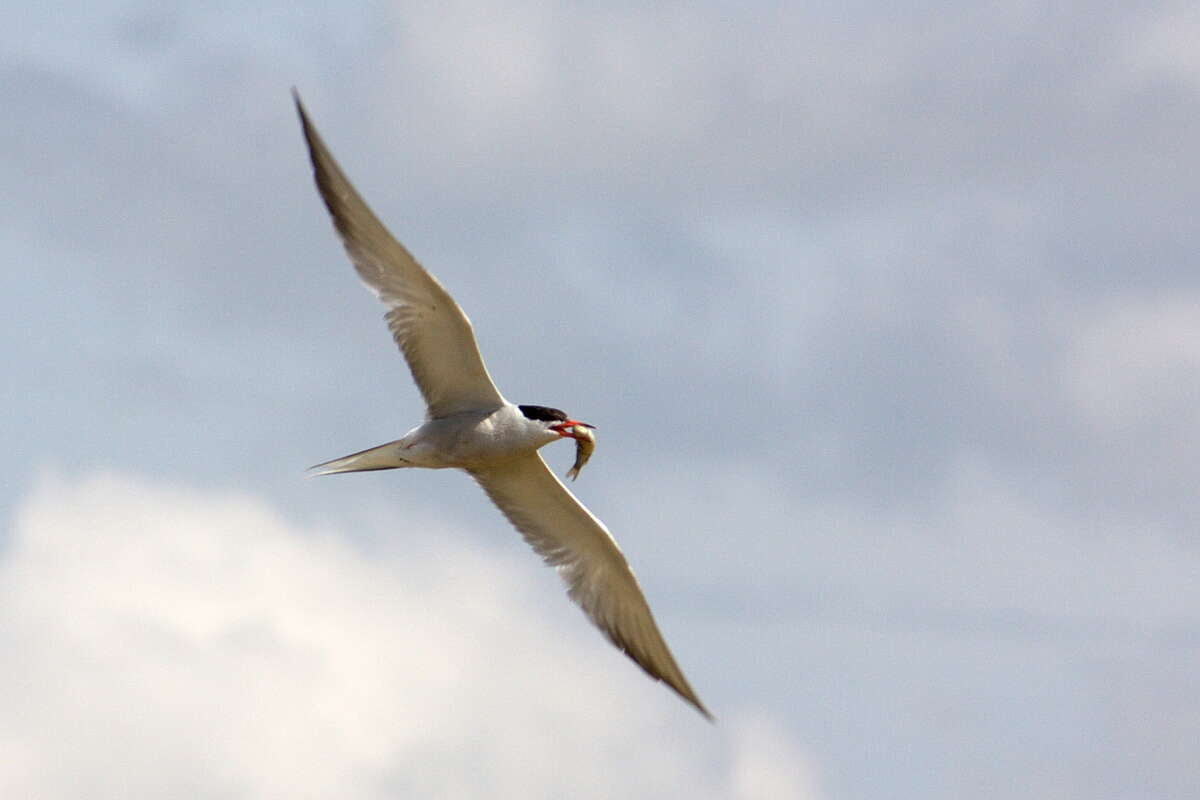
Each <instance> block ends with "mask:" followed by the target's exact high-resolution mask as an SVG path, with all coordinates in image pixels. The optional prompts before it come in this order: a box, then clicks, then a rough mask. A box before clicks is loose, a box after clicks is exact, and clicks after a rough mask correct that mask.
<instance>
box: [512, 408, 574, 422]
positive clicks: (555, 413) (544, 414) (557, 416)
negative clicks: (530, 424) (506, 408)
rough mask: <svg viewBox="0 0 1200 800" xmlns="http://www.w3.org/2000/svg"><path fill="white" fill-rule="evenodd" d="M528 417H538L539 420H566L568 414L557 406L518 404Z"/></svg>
mask: <svg viewBox="0 0 1200 800" xmlns="http://www.w3.org/2000/svg"><path fill="white" fill-rule="evenodd" d="M517 408H519V409H521V413H522V414H524V415H525V418H526V419H536V420H537V421H538V422H566V421H567V415H566V414H564V413H563V412H561V411H559V410H558V409H557V408H547V407H546V406H517Z"/></svg>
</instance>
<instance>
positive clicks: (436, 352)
mask: <svg viewBox="0 0 1200 800" xmlns="http://www.w3.org/2000/svg"><path fill="white" fill-rule="evenodd" d="M296 110H297V111H298V112H299V113H300V123H301V125H302V126H303V127H304V139H305V141H306V142H307V143H308V153H309V156H310V157H311V159H312V165H313V175H314V177H315V178H316V182H317V189H318V190H320V192H321V198H322V199H323V200H324V201H325V206H326V207H327V208H328V209H329V215H330V216H331V217H333V226H334V227H335V228H336V229H337V232H338V234H339V235H340V236H341V237H342V244H344V245H345V247H346V252H347V253H348V254H349V255H350V260H351V261H353V262H354V268H355V269H356V270H357V271H358V275H359V277H360V278H362V280H363V282H364V283H366V284H367V286H369V287H370V288H371V289H372V290H373V291H374V292H375V293H376V294H377V295H378V296H379V299H380V300H382V301H383V302H384V303H385V304H386V305H387V306H388V308H389V310H388V312H387V314H386V316H385V318H386V319H387V323H388V327H389V328H390V329H391V331H392V337H393V338H394V339H395V340H396V344H398V345H399V346H400V351H401V352H402V353H404V358H405V360H406V361H408V368H409V369H410V370H411V371H412V375H413V379H414V380H415V381H416V382H417V388H419V389H420V390H421V394H422V395H423V396H424V398H425V404H426V405H427V406H428V408H429V416H430V418H437V417H444V416H447V415H450V414H454V413H457V412H459V411H475V410H484V409H490V408H496V407H498V406H501V405H503V404H504V398H503V397H502V396H501V395H500V391H499V390H498V389H497V388H496V384H494V383H493V382H492V378H491V376H490V375H488V371H487V367H485V366H484V364H483V357H482V356H481V355H480V354H479V347H478V345H476V343H475V334H474V332H473V331H472V329H471V321H470V320H469V319H467V315H466V314H464V313H463V310H462V309H461V308H459V307H458V303H456V302H454V298H453V297H451V296H450V293H449V292H447V291H446V290H445V289H443V288H442V285H441V284H440V283H438V282H437V280H436V279H435V278H434V277H433V276H432V275H430V274H429V273H428V272H426V271H425V269H424V268H423V267H422V266H421V265H420V264H418V263H417V260H416V259H415V258H413V257H412V255H411V254H410V253H409V252H408V250H406V249H405V247H404V245H402V244H400V243H399V242H398V241H396V239H395V238H393V237H392V235H391V234H390V233H389V232H388V229H387V228H385V227H384V226H383V223H381V222H380V221H379V219H378V218H377V217H376V216H375V214H374V213H373V212H372V211H371V209H370V208H369V207H368V206H367V204H366V203H365V202H364V201H363V199H362V197H360V196H359V194H358V192H357V191H355V189H354V186H352V185H351V183H350V181H349V180H348V179H347V178H346V176H345V174H344V173H343V172H342V170H341V168H340V167H339V166H338V164H337V162H336V161H334V159H333V156H332V155H330V153H329V149H328V148H327V147H326V146H325V142H324V141H322V140H321V136H320V134H318V133H317V129H316V128H315V127H313V124H312V122H310V121H309V119H308V114H307V112H305V110H304V105H303V104H302V103H301V102H300V96H299V95H296Z"/></svg>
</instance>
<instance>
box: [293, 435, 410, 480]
mask: <svg viewBox="0 0 1200 800" xmlns="http://www.w3.org/2000/svg"><path fill="white" fill-rule="evenodd" d="M402 452H404V450H403V447H402V445H401V444H400V442H399V441H395V442H388V443H387V444H381V445H379V446H378V447H372V448H370V449H369V450H363V451H361V452H358V453H351V454H350V455H348V456H342V457H341V458H335V459H333V460H332V461H326V462H325V463H324V464H317V465H316V466H314V467H309V468H308V471H309V473H311V474H313V475H333V474H336V473H338V472H369V471H371V470H376V469H397V468H399V467H409V466H412V464H411V463H410V462H408V461H406V460H404V459H403V458H401V457H400V454H401V453H402Z"/></svg>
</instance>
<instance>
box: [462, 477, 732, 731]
mask: <svg viewBox="0 0 1200 800" xmlns="http://www.w3.org/2000/svg"><path fill="white" fill-rule="evenodd" d="M470 472H471V476H472V477H473V478H475V480H476V481H477V482H478V483H479V485H480V486H481V487H483V490H484V491H485V492H487V494H488V497H490V498H491V499H492V502H493V503H495V504H496V506H497V507H498V508H499V509H500V510H501V511H503V512H504V515H505V516H506V517H508V520H509V522H511V523H512V524H513V526H514V527H516V529H517V530H518V531H520V532H521V535H522V536H524V537H525V541H527V542H529V544H530V545H532V547H533V549H534V550H536V551H537V553H538V555H540V556H541V557H542V558H544V559H545V560H546V563H548V564H550V565H552V566H554V567H557V568H558V571H559V574H560V575H562V577H563V580H564V581H566V583H567V593H568V594H569V595H570V597H571V599H572V600H574V601H575V602H576V603H578V604H579V606H580V607H581V608H583V610H584V613H586V614H587V615H588V617H589V618H591V620H592V622H594V623H595V624H596V626H597V627H598V628H600V630H601V631H603V632H604V634H605V635H606V636H607V637H608V638H609V640H610V641H612V643H613V644H615V645H616V646H617V647H618V648H620V649H621V650H622V652H624V653H625V654H626V655H627V656H629V657H630V658H632V659H633V660H634V661H636V662H637V663H638V665H639V666H640V667H641V668H642V669H644V670H645V671H646V672H647V673H648V674H649V675H650V677H652V678H655V679H657V680H660V681H663V682H664V683H666V684H667V685H668V686H670V687H671V688H672V689H674V690H675V691H676V692H677V693H678V694H679V696H680V697H682V698H683V699H684V700H686V701H687V702H689V703H691V704H692V705H693V706H695V707H696V708H697V709H698V710H699V711H700V713H701V714H703V715H704V716H706V717H708V718H709V719H712V715H711V714H709V713H708V709H706V708H705V707H704V704H703V703H701V702H700V698H698V697H696V693H695V692H694V691H692V687H691V686H690V685H688V682H687V678H685V677H683V671H682V670H680V669H679V666H678V665H677V664H676V663H675V659H674V658H673V657H672V656H671V651H670V650H669V649H668V648H667V643H666V642H665V641H663V637H662V634H661V633H659V631H658V626H657V625H656V624H655V623H654V617H653V615H651V613H650V606H648V605H647V604H646V598H645V597H644V596H643V595H642V589H641V587H640V586H638V582H637V578H635V577H634V576H633V571H632V570H630V569H629V564H628V562H626V561H625V556H624V555H623V554H622V553H621V550H620V548H618V547H617V543H616V542H615V541H613V538H612V536H611V535H610V534H609V532H608V529H607V528H605V527H604V523H602V522H600V520H598V519H596V518H595V517H594V516H592V513H591V512H590V511H588V510H587V509H586V508H584V506H583V504H582V503H580V502H579V501H578V500H576V499H575V496H574V495H573V494H571V492H570V491H568V490H567V487H566V486H564V485H563V484H562V482H561V481H559V479H558V478H557V477H555V475H554V473H553V472H551V471H550V468H549V467H547V466H546V462H545V461H543V460H542V457H541V456H540V455H538V454H537V453H533V454H531V455H528V456H524V457H522V458H519V459H516V460H514V461H508V462H505V463H503V464H498V465H496V466H493V467H488V468H486V469H478V470H471V471H470Z"/></svg>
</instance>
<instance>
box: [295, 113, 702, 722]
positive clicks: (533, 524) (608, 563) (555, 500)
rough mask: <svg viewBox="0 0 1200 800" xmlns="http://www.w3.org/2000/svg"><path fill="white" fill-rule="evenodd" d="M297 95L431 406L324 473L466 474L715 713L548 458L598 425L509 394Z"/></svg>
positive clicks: (602, 611)
mask: <svg viewBox="0 0 1200 800" xmlns="http://www.w3.org/2000/svg"><path fill="white" fill-rule="evenodd" d="M293 94H294V95H295V100H296V110H297V111H298V112H299V114H300V123H301V125H302V126H303V128H304V139H305V141H306V142H307V143H308V152H309V156H310V157H311V159H312V165H313V174H314V177H315V178H316V183H317V189H318V190H319V191H320V193H321V198H322V199H323V200H324V201H325V205H326V207H327V208H328V209H329V214H330V216H331V217H332V218H333V225H334V228H336V230H337V232H338V234H339V235H340V236H341V239H342V243H343V245H344V246H345V248H346V252H347V253H348V254H349V256H350V260H351V261H352V262H353V263H354V268H355V270H357V272H358V275H359V277H360V278H361V279H362V280H363V282H365V283H366V284H367V286H368V287H370V288H371V289H372V290H373V291H374V292H375V293H376V295H377V296H378V297H379V299H380V300H381V301H383V303H384V305H386V306H387V307H388V311H387V313H386V315H385V317H384V318H385V319H386V320H387V323H388V328H389V329H390V330H391V332H392V337H393V338H394V339H395V340H396V344H397V345H399V346H400V350H401V352H402V353H403V354H404V358H405V360H406V361H407V362H408V367H409V369H410V370H411V371H412V375H413V380H415V381H416V384H417V388H418V389H419V390H420V392H421V395H422V396H423V397H424V398H425V403H426V405H427V407H428V409H427V413H426V417H425V421H424V422H423V423H422V424H421V425H419V426H417V427H416V428H413V429H412V430H411V431H409V432H408V433H406V434H405V435H404V436H403V437H402V438H400V439H398V440H396V441H394V442H389V443H387V444H384V445H380V446H378V447H372V448H371V449H369V450H363V451H362V452H359V453H353V454H351V455H348V456H344V457H342V458H337V459H334V460H332V461H327V462H325V463H324V464H318V465H317V466H315V467H313V468H312V469H313V471H315V472H316V473H317V474H320V475H326V474H332V473H338V472H359V471H365V470H381V469H396V468H398V467H426V468H430V469H443V468H450V467H452V468H458V469H462V470H465V471H466V472H467V473H468V474H469V475H470V476H471V477H472V478H474V479H475V481H476V482H477V483H478V484H479V485H480V486H481V487H482V488H483V490H484V491H485V492H486V493H487V495H488V497H490V498H491V500H492V502H493V503H495V504H496V506H497V507H498V508H499V509H500V511H502V512H503V513H504V515H505V516H506V517H508V520H509V522H511V523H512V524H513V526H514V527H515V528H516V529H517V530H518V531H520V533H521V535H522V536H523V537H524V538H525V541H526V542H528V543H529V544H530V546H532V547H533V549H534V550H535V551H536V552H537V553H538V555H540V556H541V557H542V558H543V559H545V561H546V563H548V564H550V565H552V566H554V567H556V568H557V569H558V572H559V574H560V575H561V576H562V577H563V580H564V581H565V582H566V584H567V592H568V595H569V596H570V598H571V599H572V600H574V601H575V602H576V603H578V604H579V606H580V607H581V608H582V609H583V611H584V613H586V614H587V616H588V617H589V618H590V619H591V620H592V622H593V623H595V625H596V626H597V627H598V628H599V629H600V630H601V631H602V632H603V633H604V634H605V635H606V636H607V637H608V638H609V640H610V641H611V642H612V643H613V644H614V645H616V646H617V647H618V648H619V649H620V650H621V651H622V652H624V653H625V654H626V655H627V656H629V657H630V658H631V659H633V660H634V661H635V662H636V663H637V664H638V665H639V666H640V667H641V668H642V669H643V670H645V671H646V673H647V674H649V675H650V676H651V677H652V678H655V679H656V680H660V681H663V682H664V683H666V684H667V685H668V686H669V687H671V689H673V690H674V691H675V692H677V693H678V694H679V696H680V697H682V698H683V699H684V700H686V701H687V702H689V703H691V704H692V705H693V706H695V707H696V709H697V710H699V711H700V713H701V714H703V715H704V716H705V717H707V718H709V719H712V715H711V714H709V712H708V709H706V708H705V707H704V704H703V703H701V702H700V699H699V698H698V697H697V696H696V693H695V692H694V691H693V690H692V687H691V686H690V685H689V684H688V682H687V679H686V678H685V677H684V676H683V671H682V670H680V669H679V666H678V665H677V664H676V663H675V659H674V658H673V657H672V656H671V651H670V650H669V649H668V648H667V644H666V642H665V641H663V637H662V634H661V633H659V630H658V625H656V624H655V622H654V617H653V615H651V613H650V607H649V606H648V605H647V604H646V598H645V597H644V596H643V595H642V590H641V587H640V586H638V582H637V579H636V578H635V577H634V575H633V571H632V570H630V568H629V564H628V562H626V560H625V556H624V555H623V554H622V553H621V550H620V548H618V547H617V543H616V542H615V541H614V540H613V538H612V535H611V534H609V532H608V529H607V528H606V527H604V523H602V522H601V521H600V520H598V519H596V517H595V516H593V515H592V513H591V512H590V511H588V510H587V509H586V508H585V507H584V506H583V504H582V503H580V502H579V501H578V500H576V499H575V496H574V495H573V494H571V492H570V491H569V490H568V489H567V487H566V486H564V485H563V483H562V482H561V481H560V480H559V479H558V478H557V477H556V476H555V475H554V473H552V472H551V471H550V469H549V467H547V466H546V462H545V461H543V460H542V457H541V455H539V454H538V448H540V447H542V446H543V445H546V444H549V443H550V442H553V441H557V440H559V439H563V438H568V437H569V438H576V439H578V438H590V437H589V432H588V431H587V430H586V429H588V428H591V426H590V425H587V424H586V423H583V422H579V421H578V420H574V419H570V418H569V417H568V416H567V415H566V414H564V413H563V412H562V411H559V410H557V409H554V408H547V407H545V406H535V405H520V406H518V405H513V404H512V403H510V402H508V401H507V400H505V399H504V397H503V395H501V394H500V391H499V390H498V389H497V388H496V385H495V384H494V383H493V382H492V378H491V376H490V375H489V374H488V371H487V367H485V366H484V364H483V357H482V356H481V355H480V354H479V348H478V346H477V345H476V343H475V335H474V332H473V331H472V328H471V322H470V320H468V319H467V315H466V314H464V313H463V311H462V309H461V308H459V306H458V303H456V302H455V301H454V298H453V297H451V296H450V294H449V293H448V292H447V291H446V290H445V289H443V288H442V285H441V284H440V283H438V281H437V280H436V279H435V278H434V277H433V276H432V275H430V274H429V273H428V272H426V271H425V269H424V268H423V267H422V266H421V265H420V264H418V263H417V261H416V259H414V258H413V257H412V255H410V254H409V252H408V250H407V249H405V247H404V245H402V244H400V243H399V242H398V241H396V239H395V238H393V237H392V235H391V233H389V232H388V230H387V228H385V227H384V226H383V223H381V222H380V221H379V219H378V218H377V217H376V216H375V214H374V213H373V212H372V211H371V209H370V208H369V207H368V206H367V204H366V203H365V202H364V201H363V199H362V198H361V197H360V196H359V194H358V192H357V191H355V189H354V187H353V186H352V185H351V184H350V181H349V180H347V178H346V176H345V175H344V174H343V173H342V170H341V168H340V167H339V166H338V164H337V162H336V161H334V159H333V156H332V155H330V153H329V150H328V149H327V148H326V147H325V143H324V142H323V141H322V140H321V137H320V135H319V134H318V133H317V131H316V128H314V127H313V125H312V123H311V122H310V121H309V118H308V114H307V112H306V111H305V109H304V105H303V104H302V103H301V102H300V96H299V94H296V93H295V92H293Z"/></svg>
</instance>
